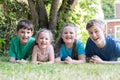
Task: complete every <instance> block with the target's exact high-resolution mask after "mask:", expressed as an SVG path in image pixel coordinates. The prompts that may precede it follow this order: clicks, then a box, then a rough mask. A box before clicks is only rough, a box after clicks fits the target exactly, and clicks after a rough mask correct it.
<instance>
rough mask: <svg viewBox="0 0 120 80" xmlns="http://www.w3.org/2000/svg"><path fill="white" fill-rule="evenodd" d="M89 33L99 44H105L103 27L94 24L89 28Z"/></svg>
mask: <svg viewBox="0 0 120 80" xmlns="http://www.w3.org/2000/svg"><path fill="white" fill-rule="evenodd" d="M88 33H89V35H90V38H91V40H92V41H93V42H94V43H95V44H97V45H101V44H103V45H104V41H105V38H104V29H101V28H99V27H96V26H92V27H91V28H89V29H88Z"/></svg>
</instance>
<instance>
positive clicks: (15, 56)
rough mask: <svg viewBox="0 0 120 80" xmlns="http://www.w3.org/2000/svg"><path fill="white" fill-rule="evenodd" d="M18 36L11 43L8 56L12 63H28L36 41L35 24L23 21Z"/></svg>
mask: <svg viewBox="0 0 120 80" xmlns="http://www.w3.org/2000/svg"><path fill="white" fill-rule="evenodd" d="M16 32H17V36H15V37H14V38H13V39H12V40H11V41H10V48H9V51H8V54H9V56H10V62H17V63H26V62H27V60H28V59H29V58H30V53H31V50H32V46H33V43H34V41H35V39H34V38H33V37H31V36H32V34H33V24H32V23H31V22H30V21H29V20H21V21H20V22H19V23H18V25H17V31H16Z"/></svg>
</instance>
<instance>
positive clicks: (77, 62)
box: [65, 54, 86, 64]
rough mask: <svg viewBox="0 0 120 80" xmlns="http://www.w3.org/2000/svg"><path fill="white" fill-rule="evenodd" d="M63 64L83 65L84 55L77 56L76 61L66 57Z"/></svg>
mask: <svg viewBox="0 0 120 80" xmlns="http://www.w3.org/2000/svg"><path fill="white" fill-rule="evenodd" d="M65 62H66V63H70V64H80V63H85V62H86V60H85V55H84V54H81V55H79V56H78V60H74V59H72V58H70V57H67V58H66V59H65Z"/></svg>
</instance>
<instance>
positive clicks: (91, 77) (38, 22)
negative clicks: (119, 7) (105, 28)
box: [0, 0, 120, 80]
mask: <svg viewBox="0 0 120 80" xmlns="http://www.w3.org/2000/svg"><path fill="white" fill-rule="evenodd" d="M115 1H116V0H0V80H35V79H38V80H113V79H114V80H120V76H119V74H120V70H119V67H120V66H119V65H100V64H90V63H85V64H79V65H71V64H53V65H47V64H44V65H33V64H31V63H28V64H11V63H9V61H8V55H7V50H8V48H9V41H10V40H11V38H12V37H13V36H15V35H16V25H17V23H18V21H20V20H22V19H29V20H31V21H32V22H33V24H34V29H35V31H34V34H35V32H36V31H37V30H39V29H40V28H48V29H50V30H51V31H52V32H53V34H54V39H55V41H54V43H55V42H56V40H57V38H58V35H59V31H60V28H61V27H62V26H63V25H64V24H66V23H72V24H75V25H76V26H77V27H78V29H79V31H78V32H79V33H78V39H80V40H81V41H82V42H83V43H84V45H85V44H86V40H87V38H88V34H87V31H86V30H85V25H86V23H87V22H88V21H89V20H90V19H93V18H99V19H101V20H105V19H110V18H114V3H115ZM33 36H34V35H33Z"/></svg>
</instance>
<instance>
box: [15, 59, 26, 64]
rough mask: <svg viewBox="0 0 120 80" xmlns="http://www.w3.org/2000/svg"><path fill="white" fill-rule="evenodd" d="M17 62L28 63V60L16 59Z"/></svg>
mask: <svg viewBox="0 0 120 80" xmlns="http://www.w3.org/2000/svg"><path fill="white" fill-rule="evenodd" d="M16 63H20V64H25V63H28V61H26V60H24V59H21V60H16Z"/></svg>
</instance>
